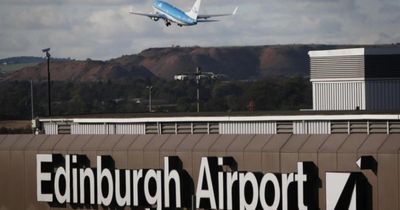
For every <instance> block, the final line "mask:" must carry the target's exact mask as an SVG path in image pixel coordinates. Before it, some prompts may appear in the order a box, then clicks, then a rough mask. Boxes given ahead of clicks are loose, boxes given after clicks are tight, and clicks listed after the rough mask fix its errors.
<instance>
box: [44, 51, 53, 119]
mask: <svg viewBox="0 0 400 210" xmlns="http://www.w3.org/2000/svg"><path fill="white" fill-rule="evenodd" d="M49 51H50V48H46V49H43V50H42V52H43V53H46V57H47V96H48V106H49V116H51V87H50V57H51V55H50V53H49Z"/></svg>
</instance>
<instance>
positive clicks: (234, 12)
mask: <svg viewBox="0 0 400 210" xmlns="http://www.w3.org/2000/svg"><path fill="white" fill-rule="evenodd" d="M238 9H239V7H236V8H235V10H233V12H232V13H230V14H227V13H226V14H209V15H198V16H197V20H198V22H201V21H199V20H201V19H203V20H207V19H208V18H213V17H222V16H232V15H235V14H236V13H237V11H238ZM210 22H215V21H210Z"/></svg>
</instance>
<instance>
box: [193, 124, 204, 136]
mask: <svg viewBox="0 0 400 210" xmlns="http://www.w3.org/2000/svg"><path fill="white" fill-rule="evenodd" d="M193 134H208V123H193Z"/></svg>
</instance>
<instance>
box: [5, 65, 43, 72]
mask: <svg viewBox="0 0 400 210" xmlns="http://www.w3.org/2000/svg"><path fill="white" fill-rule="evenodd" d="M37 64H38V63H23V64H8V65H4V64H0V73H1V74H7V73H10V72H13V71H17V70H20V69H22V68H25V67H29V66H35V65H37Z"/></svg>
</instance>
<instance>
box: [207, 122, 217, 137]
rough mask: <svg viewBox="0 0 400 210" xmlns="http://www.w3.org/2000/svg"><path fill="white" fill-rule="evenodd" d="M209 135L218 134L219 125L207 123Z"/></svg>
mask: <svg viewBox="0 0 400 210" xmlns="http://www.w3.org/2000/svg"><path fill="white" fill-rule="evenodd" d="M208 126H209V134H219V123H209V125H208Z"/></svg>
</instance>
